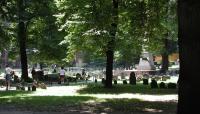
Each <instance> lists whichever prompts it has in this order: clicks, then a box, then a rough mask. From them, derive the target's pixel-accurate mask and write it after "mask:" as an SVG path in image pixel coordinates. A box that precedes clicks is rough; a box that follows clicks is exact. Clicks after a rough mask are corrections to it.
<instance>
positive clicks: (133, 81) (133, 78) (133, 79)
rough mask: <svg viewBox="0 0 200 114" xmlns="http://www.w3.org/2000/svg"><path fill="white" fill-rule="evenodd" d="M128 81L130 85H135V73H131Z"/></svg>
mask: <svg viewBox="0 0 200 114" xmlns="http://www.w3.org/2000/svg"><path fill="white" fill-rule="evenodd" d="M129 80H130V84H131V85H136V77H135V72H131V74H130V78H129Z"/></svg>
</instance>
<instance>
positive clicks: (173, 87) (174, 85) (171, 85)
mask: <svg viewBox="0 0 200 114" xmlns="http://www.w3.org/2000/svg"><path fill="white" fill-rule="evenodd" d="M176 87H177V84H176V83H168V84H167V88H169V89H176Z"/></svg>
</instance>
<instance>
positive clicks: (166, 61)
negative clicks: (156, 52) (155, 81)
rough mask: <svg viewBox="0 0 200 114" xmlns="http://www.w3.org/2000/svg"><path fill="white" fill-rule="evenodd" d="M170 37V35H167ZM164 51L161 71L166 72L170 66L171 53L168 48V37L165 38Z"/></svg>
mask: <svg viewBox="0 0 200 114" xmlns="http://www.w3.org/2000/svg"><path fill="white" fill-rule="evenodd" d="M167 37H168V35H167ZM164 48H165V49H164V52H163V54H162V68H161V72H162V73H166V71H167V70H168V67H169V58H168V57H169V54H168V48H169V40H168V39H167V38H166V39H164Z"/></svg>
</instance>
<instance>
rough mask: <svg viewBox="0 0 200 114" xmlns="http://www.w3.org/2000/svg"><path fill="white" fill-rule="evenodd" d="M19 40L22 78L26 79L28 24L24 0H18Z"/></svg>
mask: <svg viewBox="0 0 200 114" xmlns="http://www.w3.org/2000/svg"><path fill="white" fill-rule="evenodd" d="M18 11H19V12H18V13H19V14H18V15H19V24H18V41H19V46H20V59H21V70H22V79H24V80H25V81H26V80H27V79H28V67H27V55H26V25H25V22H24V11H25V9H24V0H18Z"/></svg>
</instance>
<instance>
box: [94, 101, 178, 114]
mask: <svg viewBox="0 0 200 114" xmlns="http://www.w3.org/2000/svg"><path fill="white" fill-rule="evenodd" d="M99 105H101V107H100V106H99V107H98V108H99V109H98V110H101V111H105V112H112V113H115V112H118V113H119V112H123V113H125V112H126V113H133V112H137V114H138V113H142V114H143V113H148V114H175V113H176V105H177V103H176V102H173V101H172V102H149V101H140V100H138V99H106V100H105V101H104V102H102V103H101V104H99Z"/></svg>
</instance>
